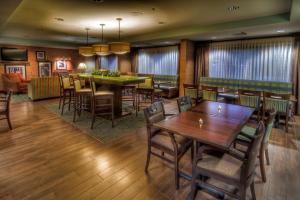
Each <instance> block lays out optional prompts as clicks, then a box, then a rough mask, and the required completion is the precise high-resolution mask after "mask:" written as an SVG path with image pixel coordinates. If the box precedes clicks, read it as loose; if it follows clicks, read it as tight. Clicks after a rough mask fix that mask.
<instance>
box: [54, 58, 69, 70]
mask: <svg viewBox="0 0 300 200" xmlns="http://www.w3.org/2000/svg"><path fill="white" fill-rule="evenodd" d="M66 69H67V62H66V61H65V60H57V61H56V70H66Z"/></svg>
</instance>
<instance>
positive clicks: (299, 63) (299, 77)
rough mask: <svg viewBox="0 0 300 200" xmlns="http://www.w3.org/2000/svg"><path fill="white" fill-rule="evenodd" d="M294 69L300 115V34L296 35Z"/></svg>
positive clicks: (294, 91) (299, 112) (294, 90)
mask: <svg viewBox="0 0 300 200" xmlns="http://www.w3.org/2000/svg"><path fill="white" fill-rule="evenodd" d="M293 67H294V69H293V75H294V76H293V93H294V95H295V97H296V98H297V99H298V101H297V111H296V113H297V115H300V102H299V99H300V92H299V85H300V35H298V36H296V37H295V45H294V66H293Z"/></svg>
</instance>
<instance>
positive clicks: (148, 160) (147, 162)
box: [145, 145, 151, 173]
mask: <svg viewBox="0 0 300 200" xmlns="http://www.w3.org/2000/svg"><path fill="white" fill-rule="evenodd" d="M150 158H151V146H150V145H148V150H147V160H146V165H145V173H148V167H149V163H150Z"/></svg>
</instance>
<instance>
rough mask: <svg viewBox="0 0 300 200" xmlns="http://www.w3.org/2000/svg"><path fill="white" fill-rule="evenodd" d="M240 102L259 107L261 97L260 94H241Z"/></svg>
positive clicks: (243, 104)
mask: <svg viewBox="0 0 300 200" xmlns="http://www.w3.org/2000/svg"><path fill="white" fill-rule="evenodd" d="M240 104H241V105H242V106H247V107H252V108H258V107H259V104H260V98H259V97H258V96H249V95H240Z"/></svg>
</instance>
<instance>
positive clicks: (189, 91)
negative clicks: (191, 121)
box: [183, 84, 199, 104]
mask: <svg viewBox="0 0 300 200" xmlns="http://www.w3.org/2000/svg"><path fill="white" fill-rule="evenodd" d="M183 89H184V96H189V97H191V99H192V100H193V101H195V103H196V104H197V103H198V101H199V86H198V85H194V84H183Z"/></svg>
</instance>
